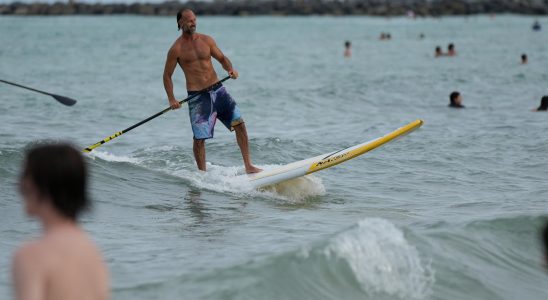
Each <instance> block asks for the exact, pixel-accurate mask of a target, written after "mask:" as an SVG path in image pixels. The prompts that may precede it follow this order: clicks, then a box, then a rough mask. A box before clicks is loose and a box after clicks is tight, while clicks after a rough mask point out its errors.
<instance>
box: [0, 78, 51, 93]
mask: <svg viewBox="0 0 548 300" xmlns="http://www.w3.org/2000/svg"><path fill="white" fill-rule="evenodd" d="M0 82H3V83H7V84H11V85H14V86H17V87H20V88H24V89H27V90H31V91H34V92H37V93H40V94H44V95H48V96H52V97H53V96H54V95H53V94H50V93H48V92H44V91H41V90H37V89H33V88H31V87H28V86H24V85H20V84H17V83H14V82H9V81H6V80H2V79H0Z"/></svg>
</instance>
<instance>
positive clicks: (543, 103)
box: [533, 96, 548, 111]
mask: <svg viewBox="0 0 548 300" xmlns="http://www.w3.org/2000/svg"><path fill="white" fill-rule="evenodd" d="M533 111H548V96H543V97H542V99H540V106H539V107H538V108H537V109H533Z"/></svg>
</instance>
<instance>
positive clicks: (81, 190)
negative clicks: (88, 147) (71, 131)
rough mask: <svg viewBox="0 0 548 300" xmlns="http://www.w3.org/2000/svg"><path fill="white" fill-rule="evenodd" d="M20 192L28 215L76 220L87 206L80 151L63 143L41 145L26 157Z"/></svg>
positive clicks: (85, 170)
mask: <svg viewBox="0 0 548 300" xmlns="http://www.w3.org/2000/svg"><path fill="white" fill-rule="evenodd" d="M20 191H21V195H22V196H23V198H24V201H25V209H26V212H27V214H28V215H30V216H37V217H41V215H42V214H43V213H44V212H51V211H54V213H55V214H56V215H58V216H61V217H63V218H65V219H70V220H72V221H76V219H77V217H78V216H79V215H80V213H81V212H82V211H83V210H84V209H85V208H87V207H88V205H89V204H88V196H87V169H86V165H85V162H84V159H83V157H82V155H81V154H80V152H79V151H78V150H76V149H74V148H73V147H72V146H69V145H67V144H42V145H38V146H35V147H32V148H31V149H30V150H29V151H28V152H27V154H26V157H25V163H24V168H23V172H22V174H21V179H20Z"/></svg>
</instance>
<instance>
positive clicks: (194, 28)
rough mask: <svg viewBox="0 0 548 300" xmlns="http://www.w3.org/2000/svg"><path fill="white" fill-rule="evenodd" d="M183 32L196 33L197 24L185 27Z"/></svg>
mask: <svg viewBox="0 0 548 300" xmlns="http://www.w3.org/2000/svg"><path fill="white" fill-rule="evenodd" d="M183 32H184V33H186V34H194V33H195V32H196V26H194V27H192V26H188V27H186V28H183Z"/></svg>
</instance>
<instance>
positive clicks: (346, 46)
mask: <svg viewBox="0 0 548 300" xmlns="http://www.w3.org/2000/svg"><path fill="white" fill-rule="evenodd" d="M351 47H352V43H350V41H346V42H344V57H350V56H352V49H351Z"/></svg>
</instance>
